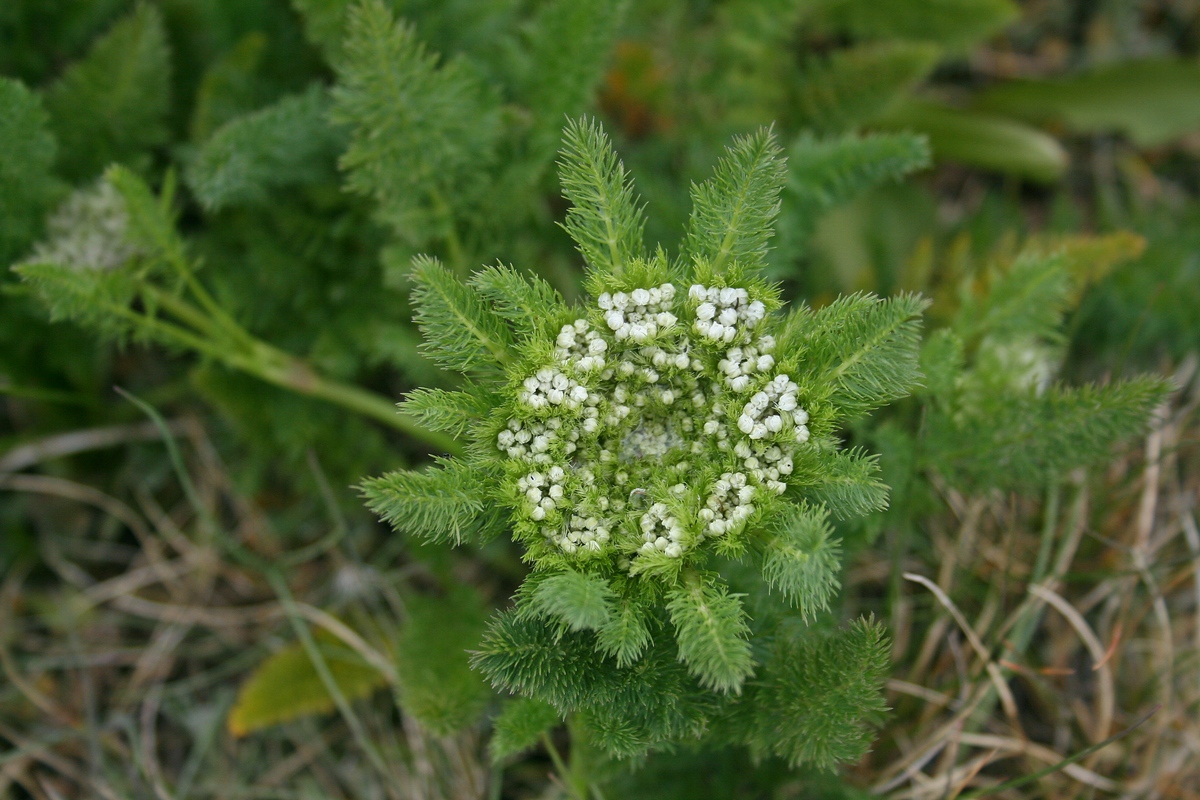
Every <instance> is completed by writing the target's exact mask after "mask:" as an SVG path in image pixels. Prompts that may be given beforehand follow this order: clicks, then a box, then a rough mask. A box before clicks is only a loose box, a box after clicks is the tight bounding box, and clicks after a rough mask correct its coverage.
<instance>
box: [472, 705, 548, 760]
mask: <svg viewBox="0 0 1200 800" xmlns="http://www.w3.org/2000/svg"><path fill="white" fill-rule="evenodd" d="M561 721H562V717H561V716H560V715H559V713H558V711H557V710H556V709H555V708H554V706H552V705H550V704H548V703H543V702H542V701H541V700H533V699H530V698H527V697H518V698H517V699H515V700H512V701H510V702H508V703H505V704H504V710H503V711H501V712H500V716H498V717H496V721H495V722H494V723H493V728H492V741H491V744H490V746H489V749H490V750H491V752H492V761H493V762H500V761H503V760H504V759H506V758H508V757H509V756H511V755H516V754H517V753H520V752H521V751H523V750H528V749H529V748H531V747H533V746H534V745H536V744H538V742H540V741H541V738H542V734H544V733H546V732H547V731H549V730H550V729H551V728H553V727H555V726H556V725H558V723H559V722H561Z"/></svg>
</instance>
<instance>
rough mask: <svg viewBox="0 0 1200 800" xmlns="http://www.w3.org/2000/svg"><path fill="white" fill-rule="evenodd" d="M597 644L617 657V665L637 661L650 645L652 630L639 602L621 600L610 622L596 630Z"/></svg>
mask: <svg viewBox="0 0 1200 800" xmlns="http://www.w3.org/2000/svg"><path fill="white" fill-rule="evenodd" d="M596 644H598V645H599V646H600V649H601V650H602V651H604V652H605V653H607V654H608V655H610V656H612V657H613V658H615V659H617V666H619V667H628V666H629V665H630V664H632V663H633V662H635V661H637V660H638V658H639V657H640V656H641V655H642V653H643V652H644V651H645V650H646V648H647V647H648V646H649V645H650V630H649V628H647V627H646V617H645V614H644V613H643V612H642V610H641V608H640V607H639V606H638V604H637V603H635V602H633V601H630V600H623V601H621V604H620V608H618V609H616V611H614V613H613V614H612V616H611V617H610V618H609V620H608V622H606V623H604V624H603V625H601V626H600V627H599V628H598V629H597V630H596Z"/></svg>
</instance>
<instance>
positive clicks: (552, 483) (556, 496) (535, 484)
mask: <svg viewBox="0 0 1200 800" xmlns="http://www.w3.org/2000/svg"><path fill="white" fill-rule="evenodd" d="M565 478H566V473H565V472H564V471H563V468H562V467H560V466H557V465H555V466H553V467H551V468H550V469H549V470H547V471H546V472H544V473H543V472H531V473H529V474H528V475H526V476H525V477H524V478H521V479H519V480H518V481H517V489H519V490H520V491H522V492H524V493H525V501H526V503H527V504H528V508H529V518H530V519H532V520H534V521H535V522H541V521H542V520H544V519H545V518H546V514H547V513H548V512H550V511H553V510H555V509H556V508H558V504H559V503H561V502H562V501H563V497H564V496H565V495H566V488H565V487H564V486H563V481H564V479H565Z"/></svg>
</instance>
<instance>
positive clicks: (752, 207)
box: [681, 130, 786, 272]
mask: <svg viewBox="0 0 1200 800" xmlns="http://www.w3.org/2000/svg"><path fill="white" fill-rule="evenodd" d="M726 152H727V155H726V157H725V158H723V159H721V160H720V161H719V162H718V163H717V167H716V169H715V170H714V172H713V176H712V177H711V178H709V179H708V180H706V181H705V182H704V183H701V184H699V185H693V186H692V218H691V222H690V224H689V225H688V232H687V239H686V241H685V242H684V245H683V247H682V248H681V249H682V251H683V255H684V256H685V257H690V258H692V259H705V260H707V261H708V267H709V268H710V269H712V270H713V271H714V272H721V271H723V270H725V269H726V268H727V267H728V266H729V265H732V264H737V265H739V266H741V267H742V268H743V269H755V268H761V267H762V266H764V265H765V264H766V255H767V242H768V241H769V240H770V237H771V235H772V233H773V232H774V223H775V217H776V215H778V213H779V193H780V190H781V189H782V188H783V181H784V175H785V174H786V165H785V162H784V160H783V159H782V158H781V157H780V155H781V151H780V149H779V146H778V145H777V144H776V143H775V137H774V136H773V135H772V134H771V132H770V131H769V130H759V131H758V132H757V133H755V134H753V135H752V136H745V137H739V138H737V139H734V142H733V144H732V145H731V146H730V147H729V148H727V151H726Z"/></svg>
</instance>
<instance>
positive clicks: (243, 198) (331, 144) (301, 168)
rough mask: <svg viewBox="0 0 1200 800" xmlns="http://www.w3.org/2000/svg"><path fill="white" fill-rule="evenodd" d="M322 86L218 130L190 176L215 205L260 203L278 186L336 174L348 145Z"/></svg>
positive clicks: (206, 200)
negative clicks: (337, 161) (330, 114)
mask: <svg viewBox="0 0 1200 800" xmlns="http://www.w3.org/2000/svg"><path fill="white" fill-rule="evenodd" d="M328 110H329V100H328V95H327V93H326V91H325V89H323V88H322V87H320V86H313V87H311V88H310V89H309V90H308V91H306V92H304V93H303V94H299V95H294V96H291V97H286V98H284V99H283V100H280V101H279V102H277V103H275V104H273V105H271V106H268V107H267V108H264V109H260V110H258V111H255V112H253V113H250V114H246V115H244V116H241V117H238V118H236V119H234V120H232V121H231V122H229V123H227V124H226V125H225V126H223V127H222V128H220V129H219V130H217V131H216V132H215V133H214V134H213V135H212V136H211V137H210V138H209V139H208V141H206V142H205V143H204V145H203V146H202V147H201V148H200V150H199V152H197V154H196V157H195V158H194V159H193V160H192V162H191V163H190V164H189V165H188V170H187V180H188V185H189V186H191V188H192V191H193V192H195V193H196V197H197V199H198V200H199V201H200V202H201V203H202V204H203V205H204V206H205V207H206V208H208V209H209V210H211V211H216V210H219V209H221V208H225V207H226V206H231V205H240V204H245V203H259V202H262V201H264V200H266V199H267V197H268V193H269V192H270V190H272V189H277V188H281V187H286V186H303V185H305V184H308V183H315V182H318V181H321V180H327V179H329V178H331V177H332V176H333V175H334V174H335V173H334V170H333V165H334V159H335V157H336V154H337V153H338V152H339V150H340V149H341V146H342V144H343V136H342V134H341V132H340V131H338V130H337V129H336V128H334V127H333V126H332V125H330V123H329V121H328V119H327V114H328Z"/></svg>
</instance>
